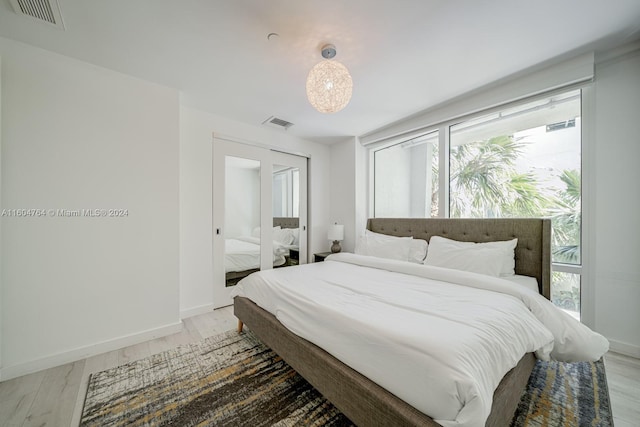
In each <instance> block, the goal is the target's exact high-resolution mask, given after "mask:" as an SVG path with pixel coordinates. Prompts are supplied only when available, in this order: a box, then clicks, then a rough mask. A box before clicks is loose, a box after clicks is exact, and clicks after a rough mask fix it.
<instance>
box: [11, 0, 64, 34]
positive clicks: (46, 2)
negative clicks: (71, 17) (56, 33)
mask: <svg viewBox="0 0 640 427" xmlns="http://www.w3.org/2000/svg"><path fill="white" fill-rule="evenodd" d="M9 2H10V3H11V6H13V10H15V12H16V13H17V14H18V15H24V16H28V17H30V18H33V19H37V20H38V21H40V22H46V23H47V24H50V25H53V26H54V27H56V28H59V29H61V30H64V22H63V21H62V14H61V13H60V5H59V4H58V0H9Z"/></svg>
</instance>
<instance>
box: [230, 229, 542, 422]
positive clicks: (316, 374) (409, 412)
mask: <svg viewBox="0 0 640 427" xmlns="http://www.w3.org/2000/svg"><path fill="white" fill-rule="evenodd" d="M367 228H368V229H370V230H372V231H375V232H379V233H384V234H389V235H396V236H409V235H412V236H414V237H416V238H425V237H421V236H425V235H427V234H428V236H427V237H426V238H425V240H428V239H429V238H430V237H431V236H432V235H441V236H444V237H448V238H451V239H455V240H466V241H475V242H484V241H495V240H509V239H512V238H514V237H517V238H518V247H517V248H516V273H517V274H524V275H529V276H533V277H536V278H537V279H538V284H539V287H540V290H541V293H543V294H544V295H545V296H546V297H547V298H549V290H550V280H551V264H550V256H551V255H550V234H551V224H550V221H549V220H546V219H496V220H484V219H441V218H437V219H436V218H428V219H404V218H403V219H389V218H375V219H370V220H369V221H368V223H367ZM406 233H411V234H406ZM234 314H235V315H236V317H237V318H238V319H239V322H238V331H239V332H240V331H242V326H243V324H246V325H247V326H248V327H249V329H250V330H251V331H252V332H253V333H254V334H255V335H256V336H257V337H258V338H260V340H262V341H263V342H264V343H265V344H266V345H267V346H269V347H270V348H271V349H273V351H275V352H276V353H277V354H278V355H280V357H282V359H283V360H284V361H286V362H287V363H288V364H289V365H290V366H291V367H292V368H293V369H294V370H296V371H297V372H298V373H299V374H300V375H302V376H303V377H304V378H305V379H306V380H307V381H308V382H309V383H310V384H311V385H313V386H314V387H315V388H316V389H317V390H318V391H319V392H320V393H322V395H323V396H325V397H326V398H327V399H328V400H329V401H330V402H332V403H333V404H334V405H335V406H336V407H337V408H338V409H339V410H340V411H342V413H344V414H345V415H346V416H347V417H349V419H351V421H353V422H354V423H355V424H356V425H359V426H388V425H393V426H438V425H439V424H438V423H436V422H435V421H434V420H433V419H432V418H430V417H428V416H427V415H425V414H423V413H422V412H420V411H418V410H417V409H415V408H414V407H412V406H411V405H409V404H408V403H406V402H404V401H403V400H401V399H399V398H398V397H396V396H395V395H393V394H391V393H390V392H388V391H387V390H385V389H384V388H382V387H380V386H379V385H377V384H375V383H374V382H372V381H371V380H369V379H368V378H366V377H365V376H363V375H362V374H360V373H358V372H356V371H355V370H353V369H351V368H349V367H348V366H346V365H345V364H344V363H342V362H340V361H339V360H337V359H336V358H334V357H333V356H331V355H330V354H328V353H327V352H326V351H324V350H322V349H321V348H319V347H318V346H316V345H314V344H312V343H310V342H309V341H307V340H305V339H303V338H300V337H299V336H297V335H295V334H293V333H292V332H290V331H289V330H288V329H286V328H285V327H284V326H283V325H282V324H281V323H280V322H279V321H278V320H277V319H276V318H275V317H274V316H273V315H272V314H271V313H269V312H267V311H265V310H263V309H262V308H260V307H258V306H257V305H256V304H255V303H253V302H252V301H251V300H249V299H247V298H244V297H236V298H235V299H234ZM534 365H535V357H534V356H533V354H532V353H527V354H525V355H524V357H523V358H522V359H521V360H520V362H519V363H518V365H517V366H516V367H515V368H513V369H512V370H511V371H509V372H508V373H507V375H505V376H504V378H503V379H502V381H501V382H500V384H499V385H498V388H497V389H496V391H495V393H494V395H493V406H492V409H491V414H490V415H489V418H488V420H487V422H486V425H487V426H496V427H497V426H505V425H509V423H510V421H511V418H512V417H513V413H514V412H515V409H516V407H517V405H518V402H519V401H520V396H521V394H522V391H523V390H524V389H525V387H526V385H527V381H528V379H529V376H530V375H531V371H532V370H533V366H534Z"/></svg>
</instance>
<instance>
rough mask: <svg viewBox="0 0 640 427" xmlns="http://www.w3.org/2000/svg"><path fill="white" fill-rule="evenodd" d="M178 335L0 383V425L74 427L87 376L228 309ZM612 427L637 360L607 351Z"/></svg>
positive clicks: (216, 321)
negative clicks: (612, 417) (612, 416)
mask: <svg viewBox="0 0 640 427" xmlns="http://www.w3.org/2000/svg"><path fill="white" fill-rule="evenodd" d="M183 322H184V328H183V330H182V332H180V333H178V334H174V335H170V336H167V337H162V338H158V339H155V340H152V341H147V342H144V343H141V344H136V345H133V346H130V347H126V348H123V349H120V350H116V351H111V352H108V353H103V354H99V355H97V356H93V357H90V358H88V359H84V360H80V361H77V362H74V363H69V364H67V365H63V366H58V367H55V368H51V369H47V370H45V371H40V372H36V373H34V374H31V375H25V376H23V377H20V378H15V379H12V380H9V381H4V382H2V383H0V427H18V426H21V427H22V426H25V427H27V426H39V427H43V426H50V427H66V426H77V425H78V424H79V421H80V416H81V412H82V404H83V402H84V395H85V392H86V389H87V383H88V381H89V374H91V373H92V372H99V371H102V370H104V369H108V368H112V367H115V366H118V365H121V364H123V363H127V362H130V361H132V360H137V359H141V358H144V357H147V356H150V355H151V354H155V353H159V352H162V351H164V350H168V349H170V348H173V347H176V346H178V345H181V344H187V343H190V342H195V341H199V340H202V339H204V338H206V337H209V336H213V335H217V334H219V333H221V332H224V331H228V330H231V329H234V328H235V327H236V322H237V320H236V318H235V316H234V315H233V309H232V307H226V308H222V309H219V310H215V311H212V312H209V313H206V314H202V315H199V316H194V317H191V318H188V319H184V320H183ZM605 363H606V369H607V379H608V382H609V393H610V395H611V402H612V410H613V415H614V422H615V425H616V427H631V426H633V427H638V426H640V359H634V358H631V357H627V356H623V355H620V354H617V353H611V352H609V353H607V355H606V357H605Z"/></svg>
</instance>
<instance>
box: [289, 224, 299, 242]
mask: <svg viewBox="0 0 640 427" xmlns="http://www.w3.org/2000/svg"><path fill="white" fill-rule="evenodd" d="M289 230H291V235H293V242H291V244H292V245H295V246H300V229H299V228H290V229H289Z"/></svg>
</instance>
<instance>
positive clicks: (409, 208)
mask: <svg viewBox="0 0 640 427" xmlns="http://www.w3.org/2000/svg"><path fill="white" fill-rule="evenodd" d="M439 132H440V133H439ZM439 132H432V133H429V134H426V135H423V136H420V137H418V138H414V139H412V140H408V141H402V142H400V143H398V144H396V145H392V146H390V147H387V148H382V149H377V150H375V151H374V153H373V162H374V184H373V185H374V190H373V193H374V216H377V217H383V216H389V217H431V216H437V215H438V200H443V199H444V196H445V195H447V194H448V200H449V203H448V206H447V207H448V212H449V216H450V217H452V218H500V217H548V218H551V219H552V269H553V271H554V273H553V277H552V283H551V300H552V301H553V302H554V303H555V304H556V305H558V306H560V307H561V308H563V309H565V310H567V311H570V312H572V314H573V315H574V316H576V317H578V316H579V311H580V273H581V268H582V256H581V236H582V233H581V227H582V226H581V218H582V212H581V200H582V197H581V187H582V185H581V183H582V177H581V176H582V170H581V145H582V144H581V139H582V138H581V92H580V90H573V91H568V92H564V93H560V94H556V95H553V96H548V97H546V98H543V99H537V100H535V101H531V102H527V103H525V104H519V105H515V106H509V107H505V108H503V109H500V110H499V111H493V112H490V113H479V114H478V115H475V116H473V117H470V118H468V119H465V120H463V121H458V122H455V123H443V124H442V125H441V127H440V131H439ZM445 132H448V137H449V138H448V152H449V154H448V156H447V155H446V151H447V150H444V149H443V150H438V138H439V136H443V135H444V134H445ZM440 139H442V140H443V141H440V144H442V145H440V146H441V147H445V146H446V145H444V144H445V142H444V138H440ZM439 151H440V152H439ZM438 155H440V156H441V157H442V158H441V159H438ZM439 160H440V161H441V162H442V163H440V164H444V165H446V164H448V165H449V167H448V177H447V176H446V175H444V174H443V173H446V172H444V171H441V177H442V179H443V180H444V181H445V182H442V183H440V185H439V184H438V161H439ZM427 165H430V166H431V167H427ZM427 172H430V174H428V173H427ZM438 192H439V193H440V194H438ZM429 195H430V197H429ZM445 203H446V202H445ZM442 211H443V212H444V211H445V210H444V209H443V210H442Z"/></svg>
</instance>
